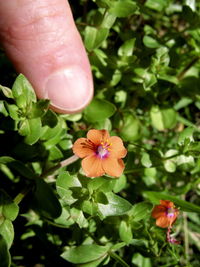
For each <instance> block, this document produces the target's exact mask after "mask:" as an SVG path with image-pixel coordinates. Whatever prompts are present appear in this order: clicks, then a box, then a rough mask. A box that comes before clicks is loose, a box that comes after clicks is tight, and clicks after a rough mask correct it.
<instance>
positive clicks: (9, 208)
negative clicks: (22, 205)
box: [0, 190, 19, 221]
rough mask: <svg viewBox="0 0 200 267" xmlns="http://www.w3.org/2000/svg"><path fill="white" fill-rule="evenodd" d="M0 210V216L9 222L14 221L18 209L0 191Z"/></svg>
mask: <svg viewBox="0 0 200 267" xmlns="http://www.w3.org/2000/svg"><path fill="white" fill-rule="evenodd" d="M0 208H2V215H3V216H4V217H5V218H6V219H9V220H11V221H14V220H15V219H16V217H17V215H18V212H19V207H18V205H17V204H16V203H14V201H13V200H12V198H11V197H10V196H9V195H8V194H7V193H6V192H4V191H3V190H0ZM0 216H1V213H0Z"/></svg>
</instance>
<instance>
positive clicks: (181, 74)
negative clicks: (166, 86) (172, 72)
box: [177, 57, 200, 80]
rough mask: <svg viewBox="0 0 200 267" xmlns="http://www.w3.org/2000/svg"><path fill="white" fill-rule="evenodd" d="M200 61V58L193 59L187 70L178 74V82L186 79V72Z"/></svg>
mask: <svg viewBox="0 0 200 267" xmlns="http://www.w3.org/2000/svg"><path fill="white" fill-rule="evenodd" d="M199 59H200V57H195V58H193V60H192V61H191V62H190V63H188V64H187V65H186V66H185V68H184V69H183V70H182V71H181V72H180V73H179V74H178V76H177V78H178V80H181V79H182V78H183V77H184V75H185V74H186V72H187V71H188V70H189V69H190V68H191V67H192V66H193V65H194V64H196V62H197V61H198V60H199Z"/></svg>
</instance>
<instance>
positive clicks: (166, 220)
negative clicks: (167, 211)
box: [156, 216, 171, 228]
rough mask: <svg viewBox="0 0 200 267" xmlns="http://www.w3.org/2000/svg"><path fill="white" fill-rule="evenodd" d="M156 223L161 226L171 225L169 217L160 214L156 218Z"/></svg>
mask: <svg viewBox="0 0 200 267" xmlns="http://www.w3.org/2000/svg"><path fill="white" fill-rule="evenodd" d="M156 225H157V226H159V227H162V228H167V227H169V226H170V225H171V223H170V221H169V218H167V217H164V216H162V217H159V218H158V219H157V220H156Z"/></svg>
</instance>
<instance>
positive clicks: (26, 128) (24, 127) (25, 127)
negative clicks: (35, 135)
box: [18, 119, 30, 136]
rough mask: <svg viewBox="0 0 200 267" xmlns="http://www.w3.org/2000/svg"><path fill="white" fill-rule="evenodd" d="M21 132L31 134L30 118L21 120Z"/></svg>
mask: <svg viewBox="0 0 200 267" xmlns="http://www.w3.org/2000/svg"><path fill="white" fill-rule="evenodd" d="M18 127H19V129H18V131H19V134H20V135H22V136H27V135H29V134H30V127H29V120H27V119H25V120H21V121H20V122H19V126H18Z"/></svg>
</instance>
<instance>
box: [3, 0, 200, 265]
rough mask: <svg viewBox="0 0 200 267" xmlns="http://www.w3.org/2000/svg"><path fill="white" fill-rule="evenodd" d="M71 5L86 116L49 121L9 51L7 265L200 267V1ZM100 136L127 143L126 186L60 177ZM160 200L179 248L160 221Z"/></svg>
mask: <svg viewBox="0 0 200 267" xmlns="http://www.w3.org/2000/svg"><path fill="white" fill-rule="evenodd" d="M69 2H70V5H71V7H72V11H73V14H74V18H75V20H76V25H77V27H78V29H79V32H80V33H81V35H82V38H83V40H84V44H85V47H86V50H87V52H88V56H89V59H90V62H91V68H92V71H93V77H94V86H95V97H94V100H93V101H92V102H91V103H90V105H89V106H88V107H87V108H85V110H84V111H83V112H82V113H79V114H74V115H57V114H55V113H54V112H52V111H50V110H48V105H49V102H48V100H39V101H38V100H37V99H36V96H35V94H34V92H33V90H32V88H31V85H30V84H29V83H28V81H27V80H26V79H25V77H24V76H23V75H19V76H18V77H17V74H16V73H15V71H14V70H13V68H12V66H11V64H10V62H9V61H8V60H7V58H6V56H5V54H4V51H3V50H1V52H0V75H1V76H0V84H2V85H1V87H0V89H1V92H0V93H1V96H0V97H1V100H0V140H1V146H0V175H1V179H0V189H1V190H0V266H1V267H8V266H13V267H14V266H37V267H38V266H41V267H42V266H75V265H77V266H84V267H95V266H138V267H151V266H163V267H164V266H192V267H194V266H199V264H200V256H199V255H200V254H199V249H200V219H199V213H200V207H199V204H200V200H199V195H200V141H199V138H200V90H199V89H200V88H199V84H200V77H199V72H200V60H199V59H200V12H199V11H200V2H199V1H197V0H183V1H178V0H177V1H175V0H146V1H145V0H135V1H134V0H80V1H75V0H74V1H69ZM9 88H12V90H11V89H9ZM91 128H95V129H107V130H109V132H110V133H111V134H112V135H118V136H120V137H121V138H122V139H123V140H124V142H125V146H126V147H127V149H128V155H127V157H126V159H125V163H126V168H125V171H124V174H123V175H122V176H121V177H120V178H119V179H113V178H110V177H107V176H104V177H100V178H96V179H91V178H87V177H85V176H84V173H83V172H82V170H81V169H80V161H77V162H74V163H73V164H71V165H69V166H67V167H63V168H59V167H61V166H60V162H61V161H63V160H65V159H67V158H69V157H71V156H72V154H73V153H72V150H71V148H72V144H73V142H74V141H75V140H76V139H77V138H79V137H85V136H86V133H87V131H88V130H89V129H91ZM160 199H168V200H171V201H173V202H174V203H175V204H176V206H177V207H178V208H180V216H179V218H178V220H177V222H176V223H175V225H174V228H173V230H174V235H175V236H176V238H177V239H178V240H179V241H180V242H181V244H180V245H172V244H168V243H167V242H166V240H165V232H166V230H165V229H161V228H159V227H157V226H156V225H155V220H154V219H152V218H151V210H152V208H153V205H155V204H157V203H159V200H160Z"/></svg>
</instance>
